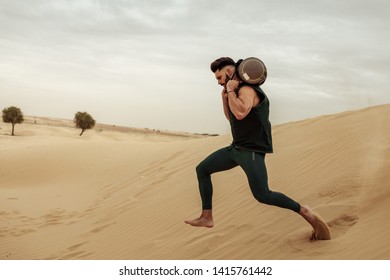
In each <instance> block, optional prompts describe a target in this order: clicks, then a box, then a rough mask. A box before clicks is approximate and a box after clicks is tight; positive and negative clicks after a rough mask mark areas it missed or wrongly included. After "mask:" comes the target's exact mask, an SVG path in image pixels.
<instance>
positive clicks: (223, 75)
mask: <svg viewBox="0 0 390 280" xmlns="http://www.w3.org/2000/svg"><path fill="white" fill-rule="evenodd" d="M226 71H227V68H226V67H225V68H223V69H221V70H217V71H215V73H214V74H215V78H216V79H217V81H218V84H219V85H220V86H223V87H224V88H226V83H227V81H228V78H227V72H226Z"/></svg>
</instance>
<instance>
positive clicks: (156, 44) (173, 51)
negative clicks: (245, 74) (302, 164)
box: [0, 0, 390, 132]
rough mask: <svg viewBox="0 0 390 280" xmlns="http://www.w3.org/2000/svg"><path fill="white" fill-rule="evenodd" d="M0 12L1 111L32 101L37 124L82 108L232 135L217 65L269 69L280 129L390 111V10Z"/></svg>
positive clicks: (182, 6) (230, 6)
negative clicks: (247, 61)
mask: <svg viewBox="0 0 390 280" xmlns="http://www.w3.org/2000/svg"><path fill="white" fill-rule="evenodd" d="M0 8H1V9H0V63H1V68H0V83H2V84H3V89H5V88H6V89H7V90H6V91H5V92H4V91H3V92H2V95H3V100H7V102H8V101H9V102H12V100H15V101H14V102H20V99H23V96H27V97H25V98H28V96H31V95H32V94H33V95H34V96H36V98H35V99H34V102H37V104H28V102H26V104H27V105H26V107H25V108H26V110H28V111H29V112H30V114H40V113H41V114H46V113H45V112H47V111H46V109H45V106H48V107H52V108H53V107H55V108H57V110H53V111H54V112H57V113H58V114H62V116H67V115H69V114H70V112H73V110H74V107H76V105H77V104H82V105H83V106H85V109H84V110H87V111H88V110H90V111H94V112H96V114H98V115H99V116H100V117H101V121H103V122H117V123H120V124H125V125H126V124H128V121H127V120H128V119H137V121H138V124H139V126H146V125H147V126H151V127H155V128H162V129H164V128H168V129H179V130H190V131H200V132H203V131H207V132H215V131H217V132H222V131H225V132H227V131H228V128H227V125H226V120H225V119H224V117H223V113H222V109H221V108H220V106H221V104H220V96H219V93H220V88H219V87H218V86H217V84H216V82H215V81H214V79H213V76H212V75H211V73H210V71H209V64H210V62H211V61H212V60H214V59H215V58H217V57H219V56H231V57H232V58H233V59H236V60H237V59H239V58H245V57H248V56H257V57H260V58H261V59H262V60H264V62H265V63H266V65H267V68H268V70H269V78H268V80H267V82H266V84H265V85H264V88H265V89H266V90H267V92H269V93H270V94H271V95H272V99H273V100H275V101H276V102H273V103H272V104H273V106H276V108H277V110H276V111H277V112H278V116H275V117H277V119H278V122H283V121H288V120H291V119H297V118H304V117H307V116H312V115H315V114H322V113H332V112H335V111H337V110H343V109H345V110H347V109H353V108H357V107H364V106H368V105H375V104H380V103H388V102H389V101H390V100H389V99H390V98H389V95H388V92H389V90H390V86H389V85H388V83H387V77H388V76H389V74H390V54H389V52H388V49H389V48H390V39H389V36H388V34H389V32H390V30H389V29H390V21H389V19H388V11H389V8H390V4H389V3H388V1H380V0H373V1H365V0H356V1H341V2H340V1H336V0H328V1H325V0H324V1H308V0H297V1H282V0H275V1H249V0H245V1H239V2H237V1H232V0H227V1H206V0H197V1H194V0H192V1H191V0H189V1H184V0H181V1H180V0H171V1H157V0H155V1H124V0H123V1H109V0H100V1H97V0H96V1H92V0H89V1H85V0H83V1H81V0H80V1H64V0H56V1H43V0H34V1H29V5H26V4H25V3H21V2H19V1H12V0H1V1H0ZM16 93H17V94H16ZM53 96H57V99H56V98H55V97H54V98H53ZM354 98H355V100H356V101H353V102H351V100H353V99H354ZM58 100H59V101H61V102H57V103H56V101H58ZM0 102H1V98H0ZM335 103H337V106H335V105H334V104H335ZM189 104H190V105H189ZM278 104H279V105H281V104H282V105H283V106H282V107H277V106H279V105H278ZM308 104H311V106H308ZM8 105H12V104H4V106H8ZM80 106H81V105H80ZM292 106H293V107H294V108H297V109H294V110H291V109H290V108H291V107H292ZM100 107H102V108H100ZM308 107H310V110H309V109H308ZM107 108H109V110H107ZM159 109H160V110H162V112H158V113H156V112H157V111H158V110H159ZM114 111H115V112H114ZM51 112H52V111H51ZM199 112H204V114H200V113H199ZM297 112H300V114H297ZM155 115H156V116H155ZM177 115H180V118H177ZM113 116H115V117H113ZM175 118H176V119H177V120H176V121H175ZM131 125H135V126H137V124H136V123H134V122H131Z"/></svg>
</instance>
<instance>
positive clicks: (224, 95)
mask: <svg viewBox="0 0 390 280" xmlns="http://www.w3.org/2000/svg"><path fill="white" fill-rule="evenodd" d="M222 104H223V112H224V114H225V117H226V118H227V120H228V121H230V116H229V103H228V95H227V92H226V90H225V89H223V90H222Z"/></svg>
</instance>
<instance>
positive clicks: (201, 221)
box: [184, 210, 214, 228]
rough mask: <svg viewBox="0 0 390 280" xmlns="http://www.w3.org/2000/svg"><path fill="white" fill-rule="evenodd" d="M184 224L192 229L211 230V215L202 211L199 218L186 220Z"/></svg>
mask: <svg viewBox="0 0 390 280" xmlns="http://www.w3.org/2000/svg"><path fill="white" fill-rule="evenodd" d="M184 222H185V223H186V224H189V225H191V226H194V227H207V228H212V227H213V226H214V221H213V215H212V212H211V210H203V211H202V214H201V215H200V217H199V218H197V219H194V220H186V221H184Z"/></svg>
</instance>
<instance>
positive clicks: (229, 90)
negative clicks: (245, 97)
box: [226, 89, 235, 93]
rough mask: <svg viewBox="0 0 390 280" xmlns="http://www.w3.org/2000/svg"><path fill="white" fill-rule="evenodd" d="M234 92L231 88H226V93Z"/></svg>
mask: <svg viewBox="0 0 390 280" xmlns="http://www.w3.org/2000/svg"><path fill="white" fill-rule="evenodd" d="M229 92H235V91H234V90H233V89H226V93H229Z"/></svg>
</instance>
